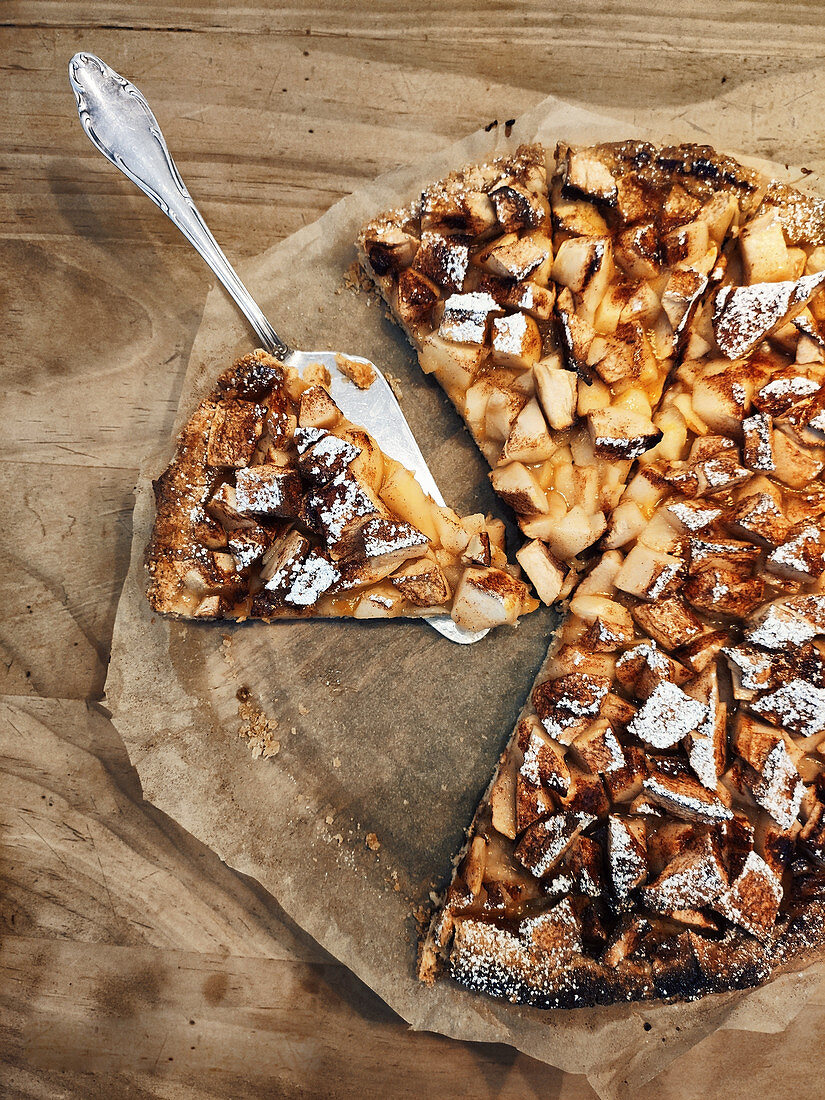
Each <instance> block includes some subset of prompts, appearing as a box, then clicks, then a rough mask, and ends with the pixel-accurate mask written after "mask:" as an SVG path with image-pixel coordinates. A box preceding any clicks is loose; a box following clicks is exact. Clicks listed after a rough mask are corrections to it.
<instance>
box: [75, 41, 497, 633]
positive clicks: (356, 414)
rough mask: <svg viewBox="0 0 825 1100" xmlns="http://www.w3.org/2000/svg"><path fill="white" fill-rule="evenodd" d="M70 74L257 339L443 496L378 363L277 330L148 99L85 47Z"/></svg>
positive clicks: (101, 136)
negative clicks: (325, 375) (341, 360)
mask: <svg viewBox="0 0 825 1100" xmlns="http://www.w3.org/2000/svg"><path fill="white" fill-rule="evenodd" d="M69 80H70V81H71V85H72V90H73V91H74V94H75V99H76V100H77V110H78V114H79V115H80V121H81V124H82V126H83V129H84V130H85V131H86V133H87V135H88V136H89V140H90V141H91V142H92V144H93V145H94V146H95V147H96V148H97V149H99V150H100V152H101V153H102V154H103V155H104V157H106V159H107V160H110V161H111V162H112V164H114V165H115V166H116V167H117V168H119V169H120V170H121V172H123V173H124V174H125V175H127V176H128V177H129V179H130V180H132V182H133V183H136V184H137V185H138V187H139V188H140V189H141V191H143V192H144V193H145V194H147V195H148V196H149V198H150V199H151V200H152V202H154V203H155V204H156V205H157V206H159V207H160V209H161V210H162V211H163V212H164V214H166V215H167V217H169V218H170V219H171V220H172V222H174V224H175V225H176V226H177V227H178V229H179V230H180V231H181V233H183V235H184V237H186V239H187V240H188V241H189V242H190V243H191V244H192V245H194V247H195V248H196V249H197V251H198V252H199V253H200V255H201V256H202V257H203V259H204V260H205V261H206V263H207V264H208V265H209V267H210V268H211V269H212V271H213V272H214V273H215V275H217V277H218V278H219V279H220V281H221V282H222V283H223V285H224V287H225V288H226V289H227V291H228V292H229V294H230V295H231V296H232V297H233V298H234V300H235V302H236V303H237V305H238V307H239V308H240V310H241V312H242V313H243V314H244V316H245V317H246V319H247V320H248V321H249V323H250V325H251V326H252V328H253V329H254V330H255V334H256V335H257V337H258V340H259V341H260V343H261V345H262V346H263V347H264V348H266V349H267V350H268V351H270V352H272V354H273V355H276V356H277V357H278V358H279V359H280V360H282V362H284V363H286V364H288V365H289V366H290V367H294V368H295V369H296V370H297V371H298V373H299V374H301V373H303V371H304V369H305V368H306V367H308V366H309V365H310V364H311V363H323V364H324V366H325V367H326V368H327V369H328V370H329V373H330V376H331V378H332V384H331V386H330V393H331V394H332V397H333V399H334V400H335V402H336V403H337V405H338V407H339V408H340V409H341V411H342V412H343V414H344V415H345V416H346V417H347V418H348V419H349V420H351V421H353V423H355V424H361V425H363V426H364V427H366V428H368V429H369V431H370V433H371V434H372V435H373V437H374V438H375V440H376V442H377V443H378V445H379V447H381V449H382V450H383V451H386V453H387V454H388V455H390V456H391V457H392V458H395V459H397V461H398V462H400V463H402V465H404V466H406V467H407V469H409V470H412V472H413V473H414V474H415V476H416V479H417V480H418V482H419V484H420V485H421V487H422V489H424V491H425V492H427V493H429V494H430V496H431V497H433V499H434V500H436V501H437V502H438V503H439V504H443V503H444V498H443V497H442V495H441V493H440V492H439V489H438V486H437V485H436V483H435V479H434V478H433V476H432V474H431V473H430V471H429V469H428V467H427V463H426V462H425V461H424V456H423V455H422V454H421V451H420V450H419V448H418V444H417V443H416V441H415V437H414V436H413V434H412V431H411V430H410V426H409V424H408V423H407V421H406V418H405V416H404V414H403V412H402V411H401V408H400V406H399V404H398V402H397V400H396V398H395V394H394V393H393V392H392V390H391V389H390V385H389V383H388V382H387V380H386V378H385V377H384V375H383V374H382V373H381V371H380V370H378V368H377V367H375V365H374V364H372V363H370V362H369V360H367V359H362V358H360V357H359V356H355V355H347V356H346V358H347V359H349V360H351V361H353V362H355V363H365V364H368V365H369V366H370V367H372V369H373V370H374V371H375V381H374V382H373V383H372V385H371V386H370V387H369V389H366V390H362V389H359V388H358V387H357V386H355V385H353V383H352V382H350V381H349V380H348V379H347V378H346V376H345V375H344V374H342V373H341V371H340V370H339V368H338V364H337V361H336V355H337V354H338V353H336V352H334V351H298V350H297V348H292V347H290V346H289V344H286V343H285V342H284V341H283V340H282V339H281V338H280V336H278V334H277V332H276V331H275V329H274V328H273V327H272V325H271V324H270V323H269V321H268V320H267V319H266V317H265V316H264V315H263V313H262V311H261V309H260V307H259V306H258V305H257V303H256V302H255V301H254V299H253V298H252V295H251V294H250V293H249V291H248V290H247V289H246V287H245V286H244V285H243V283H242V282H241V280H240V279H239V278H238V276H237V274H236V273H235V271H234V269H233V267H232V265H231V264H230V262H229V260H227V258H226V256H224V254H223V252H222V251H221V249H220V247H219V246H218V243H217V241H216V240H215V238H214V237H213V236H212V234H211V233H210V231H209V229H208V228H207V225H206V222H205V221H204V220H203V218H202V217H201V215H200V213H199V212H198V209H197V207H196V206H195V204H194V202H193V201H192V197H191V195H190V194H189V192H188V190H187V189H186V185H185V184H184V182H183V180H182V179H181V176H180V173H179V172H178V169H177V165H176V164H175V162H174V160H172V157H171V156H170V154H169V150H168V149H167V147H166V142H165V141H164V138H163V134H162V133H161V131H160V126H158V123H157V120H156V119H155V116H154V115H153V114H152V111H151V109H150V107H149V104H148V103H147V102H146V100H145V99H144V97H143V96H142V95H141V93H140V92H139V91H138V89H137V88H136V87H135V86H134V84H132V83H130V81H128V80H126V79H125V78H124V77H122V76H120V75H119V74H118V73H116V72H115V71H114V69H111V68H110V67H109V66H108V65H107V64H106V63H105V62H104V61H101V60H100V58H99V57H95V55H94V54H90V53H77V54H75V56H74V57H73V58H72V60H71V61H70V62H69ZM427 622H428V623H429V624H430V626H432V627H434V628H435V629H436V630H437V631H439V633H441V634H443V635H444V637H445V638H449V639H450V641H453V642H462V643H465V644H466V643H470V642H477V641H478V640H479V638H483V637H484V635H485V634H486V633H487V631H486V630H476V631H470V630H462V628H461V627H459V626H457V625H456V624H455V623H454V622H453V621H452V619H450V618H449V617H448V616H446V615H437V616H435V615H434V616H430V617H428V618H427Z"/></svg>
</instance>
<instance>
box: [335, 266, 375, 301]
mask: <svg viewBox="0 0 825 1100" xmlns="http://www.w3.org/2000/svg"><path fill="white" fill-rule="evenodd" d="M344 286H345V287H346V289H347V290H355V291H360V290H366V291H367V292H368V293H373V294H375V293H377V290H376V287H375V284H374V283H373V281H372V279H370V278H368V276H367V275H366V273H365V271H364V269H363V268H362V267H361V265H360V264H359V263H358V261H357V260H353V261H352V263H351V264H350V265H349V267H348V268H347V270H346V271H345V272H344ZM336 293H338V292H337V291H336Z"/></svg>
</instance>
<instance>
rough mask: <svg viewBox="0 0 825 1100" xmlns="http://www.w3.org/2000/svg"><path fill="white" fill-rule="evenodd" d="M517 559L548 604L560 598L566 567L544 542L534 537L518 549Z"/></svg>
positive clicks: (543, 601) (541, 597)
mask: <svg viewBox="0 0 825 1100" xmlns="http://www.w3.org/2000/svg"><path fill="white" fill-rule="evenodd" d="M516 561H517V562H518V563H519V565H520V566H521V568H522V569H523V570H524V572H525V573H526V574H527V576H528V577H529V579H530V581H531V582H532V584H533V587H534V588H535V590H536V592H537V594H538V597H539V599H540V600H541V601H542V603H545V604H547V605H548V606H549V605H550V604H552V603H555V601H556V600H557V599H558V598H559V595H560V593H561V589H562V585H563V583H564V578H565V575H566V572H567V571H566V569H565V568H564V566H563V565H562V564H561V562H560V561H559V560H558V559H557V558H556V557H555V555H553V554H552V553H551V552H550V550H549V549H548V548H547V546H545V544H544V543H543V542H539V540H538V539H532V540H531V541H530V542H527V543H525V544H524V546H522V547H521V549H520V550H517V551H516Z"/></svg>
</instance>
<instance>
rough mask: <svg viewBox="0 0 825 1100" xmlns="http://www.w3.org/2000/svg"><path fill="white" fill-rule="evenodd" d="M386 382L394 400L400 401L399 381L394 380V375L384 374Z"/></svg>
mask: <svg viewBox="0 0 825 1100" xmlns="http://www.w3.org/2000/svg"><path fill="white" fill-rule="evenodd" d="M384 377H385V378H386V380H387V382H389V386H390V389H391V390H392V392H393V393H394V394H395V400H396V401H400V400H401V379H400V378H396V377H395V375H394V374H385V375H384Z"/></svg>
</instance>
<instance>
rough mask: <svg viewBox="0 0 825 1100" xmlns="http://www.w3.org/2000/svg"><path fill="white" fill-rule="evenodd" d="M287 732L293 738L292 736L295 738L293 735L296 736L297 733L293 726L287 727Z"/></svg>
mask: <svg viewBox="0 0 825 1100" xmlns="http://www.w3.org/2000/svg"><path fill="white" fill-rule="evenodd" d="M289 732H290V733H291V734H292V736H293V737H294V736H295V734H296V733H297V732H298V731H297V729H296V728H295V726H290V727H289Z"/></svg>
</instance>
